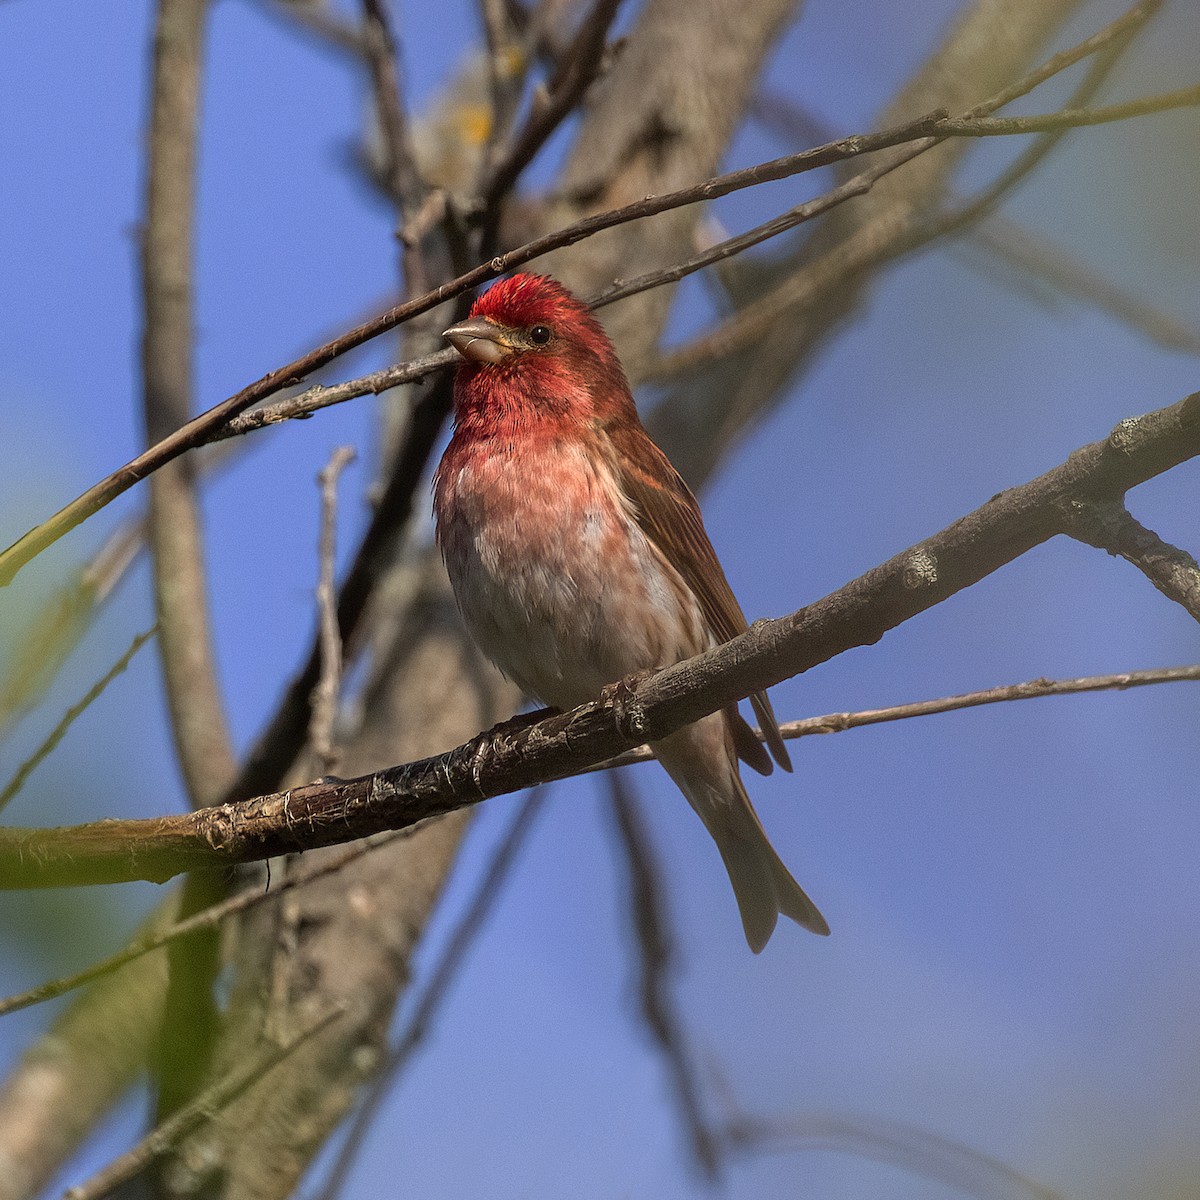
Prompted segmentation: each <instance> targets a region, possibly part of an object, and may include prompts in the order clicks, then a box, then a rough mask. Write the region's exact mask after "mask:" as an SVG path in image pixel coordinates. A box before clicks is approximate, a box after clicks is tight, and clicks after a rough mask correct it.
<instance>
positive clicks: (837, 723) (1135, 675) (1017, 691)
mask: <svg viewBox="0 0 1200 1200" xmlns="http://www.w3.org/2000/svg"><path fill="white" fill-rule="evenodd" d="M1195 682H1200V664H1196V665H1194V666H1187V667H1152V668H1149V669H1147V670H1145V671H1124V672H1122V673H1121V674H1119V675H1088V676H1085V677H1083V678H1080V679H1030V680H1027V681H1026V682H1024V683H1009V684H1005V685H1003V686H1002V687H994V688H986V689H984V690H983V691H978V692H964V693H962V694H960V695H957V696H942V697H939V698H938V699H936V700H914V701H910V702H909V703H907V704H893V705H891V706H889V707H887V708H867V709H861V710H859V711H858V712H838V713H826V714H825V715H824V716H821V717H805V718H803V719H802V720H799V721H784V722H783V723H782V724H781V725H780V726H779V732H780V733H781V734H782V735H783V736H784V738H786V739H787V740H789V741H791V740H794V739H796V738H803V737H813V736H815V735H817V734H823V733H845V732H846V730H848V729H861V728H862V727H863V726H866V725H883V724H886V723H887V722H889V721H907V720H908V719H909V718H911V717H932V716H936V715H937V714H938V713H948V712H957V711H958V710H960V709H964V708H980V707H982V706H983V705H985V704H1003V703H1006V702H1007V701H1009V700H1037V699H1041V698H1042V697H1045V696H1076V695H1081V694H1083V693H1086V692H1123V691H1126V690H1128V689H1129V688H1138V687H1150V686H1152V685H1154V684H1159V683H1195ZM653 758H654V754H653V753H652V752H651V750H650V749H649V748H648V747H646V746H639V747H638V748H637V749H636V750H629V751H626V753H624V754H622V755H619V756H618V757H617V758H610V759H609V760H608V761H607V762H602V763H597V764H596V765H595V766H593V767H589V768H588V769H587V772H583V771H581V772H580V774H587V773H590V772H592V771H608V770H611V769H612V768H613V767H625V766H629V765H630V764H631V763H639V762H649V761H650V760H651V759H653Z"/></svg>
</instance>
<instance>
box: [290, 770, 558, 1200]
mask: <svg viewBox="0 0 1200 1200" xmlns="http://www.w3.org/2000/svg"><path fill="white" fill-rule="evenodd" d="M545 798H546V788H545V787H544V786H538V787H535V788H533V789H531V791H530V792H529V795H528V796H526V797H525V800H524V801H523V802H522V804H521V807H520V808H519V809H518V810H517V814H516V816H515V817H513V820H512V824H511V825H510V826H509V827H508V832H507V833H506V834H505V835H504V838H503V840H502V841H501V842H500V844H499V845H498V846H497V847H496V850H495V851H494V853H493V855H492V860H491V862H490V863H489V864H488V866H487V869H486V870H485V871H484V873H483V876H482V877H481V878H480V880H479V883H478V885H477V886H476V889H475V893H474V895H473V896H472V897H471V899H470V901H469V902H468V904H467V907H466V908H465V909H464V910H463V913H462V916H461V917H460V918H459V920H458V924H457V925H455V927H454V930H453V932H452V933H451V934H450V937H449V938H448V939H447V941H446V944H445V947H444V949H443V950H442V952H441V956H440V957H439V958H438V961H437V963H436V964H435V965H434V967H433V970H432V971H430V973H429V979H428V981H427V982H426V984H425V986H424V988H423V990H422V991H421V994H420V997H419V998H418V999H417V1001H416V1003H415V1004H414V1005H413V1008H412V1012H411V1015H410V1016H409V1018H408V1020H407V1021H406V1022H405V1025H404V1029H403V1031H402V1032H401V1034H400V1036H399V1037H398V1038H397V1039H396V1041H395V1043H394V1044H393V1046H392V1048H391V1049H390V1050H389V1051H388V1054H387V1057H386V1058H385V1059H384V1061H383V1063H382V1064H381V1065H380V1067H379V1072H378V1074H377V1075H376V1077H375V1079H374V1081H373V1082H372V1084H371V1087H370V1089H369V1090H368V1092H367V1094H366V1095H365V1096H364V1097H363V1099H362V1101H361V1103H360V1104H359V1107H358V1111H357V1112H355V1114H354V1117H353V1118H352V1120H351V1122H350V1128H349V1129H348V1130H347V1131H346V1136H345V1139H344V1141H343V1142H342V1145H341V1147H340V1148H339V1150H338V1154H337V1158H335V1159H334V1162H333V1165H332V1166H331V1167H330V1168H329V1174H328V1176H327V1177H326V1179H325V1183H324V1184H323V1185H322V1187H321V1190H320V1191H319V1192H318V1193H317V1195H316V1197H315V1198H314V1200H335V1197H336V1196H338V1195H339V1194H340V1193H341V1191H342V1189H343V1188H344V1187H345V1184H346V1180H347V1179H348V1178H349V1174H350V1168H351V1166H352V1165H353V1163H354V1159H355V1158H356V1157H357V1155H358V1152H359V1150H361V1148H362V1144H363V1142H364V1140H365V1139H366V1136H367V1133H368V1132H369V1130H370V1128H371V1124H372V1122H373V1121H374V1120H375V1117H376V1115H377V1114H378V1112H379V1109H380V1107H381V1105H382V1104H383V1102H384V1101H385V1100H386V1099H387V1097H388V1095H389V1093H390V1092H391V1090H392V1088H393V1087H394V1086H395V1085H396V1081H397V1080H398V1079H399V1077H400V1075H401V1074H402V1073H403V1071H404V1069H405V1067H406V1066H407V1065H408V1063H409V1062H410V1061H411V1060H412V1057H413V1055H414V1054H415V1053H416V1051H417V1049H418V1048H419V1046H420V1045H421V1043H422V1042H423V1041H424V1040H425V1038H426V1036H427V1035H428V1033H429V1030H430V1028H431V1027H432V1024H433V1019H434V1017H435V1015H436V1014H437V1010H438V1009H439V1008H440V1007H441V1005H442V1003H443V1001H444V1000H445V997H446V994H447V992H448V991H449V989H450V985H451V984H452V983H453V982H454V979H455V977H456V976H457V974H458V971H459V969H460V968H461V966H462V964H463V962H464V960H465V959H466V957H467V953H468V951H469V950H470V949H471V946H472V945H473V944H474V942H475V939H476V937H477V936H478V935H479V932H480V930H481V929H482V928H483V924H484V922H485V921H486V920H487V918H488V916H490V915H491V912H492V909H493V908H494V906H495V901H496V897H497V896H498V895H499V893H500V889H501V888H502V887H503V886H504V882H505V880H506V879H507V878H508V875H509V872H510V871H511V870H512V866H513V863H514V861H515V860H516V856H517V852H518V851H519V850H520V848H521V846H522V845H523V844H524V842H525V839H526V837H527V836H528V834H529V830H530V829H531V828H532V826H533V822H534V820H535V818H536V817H537V815H538V813H539V812H540V811H541V808H542V804H543V802H544V801H545Z"/></svg>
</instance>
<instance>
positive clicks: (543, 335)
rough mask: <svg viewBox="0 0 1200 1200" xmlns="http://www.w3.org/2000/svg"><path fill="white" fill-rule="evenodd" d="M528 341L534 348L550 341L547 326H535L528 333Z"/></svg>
mask: <svg viewBox="0 0 1200 1200" xmlns="http://www.w3.org/2000/svg"><path fill="white" fill-rule="evenodd" d="M529 340H530V341H531V342H532V343H533V344H534V345H535V346H544V345H545V344H546V343H547V342H548V341H549V340H550V327H549V326H548V325H535V326H534V327H533V328H532V329H531V330H530V331H529Z"/></svg>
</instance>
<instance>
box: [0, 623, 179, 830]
mask: <svg viewBox="0 0 1200 1200" xmlns="http://www.w3.org/2000/svg"><path fill="white" fill-rule="evenodd" d="M157 632H158V627H157V626H154V627H153V628H150V629H147V630H146V632H145V633H139V634H138V635H137V636H136V637H135V638H134V639H133V641H132V642H131V643H130V644H129V647H128V649H126V651H125V653H124V654H122V655H121V657H120V658H118V659H117V661H116V662H115V663H113V665H112V666H111V667H109V669H108V670H107V671H105V672H104V674H103V675H102V676H101V677H100V678H99V679H97V680H96V682H95V683H93V684H92V686H91V687H90V688H88V690H87V691H86V692H85V693H84V694H83V697H82V699H80V700H79V701H77V702H76V703H75V704H72V705H71V707H70V708H68V709H67V711H66V712H65V713H63V715H62V718H61V720H60V721H59V722H58V724H57V725H55V726H54V728H53V729H52V730H50V732H49V733H48V734H47V735H46V737H45V738H44V740H43V741H42V744H41V745H40V746H38V748H37V749H36V750H35V751H34V752H33V753H32V754H31V755H30V756H29V757H28V758H27V759H26V760H25V761H24V762H23V763H22V764H21V765H20V766H19V767H18V768H17V770H16V772H15V774H14V775H13V777H12V778H11V779H10V780H9V781H8V783H7V784H6V785H5V787H4V790H3V791H0V812H3V811H4V809H5V808H6V807H7V805H8V803H9V801H10V800H12V798H13V797H14V796H15V795H16V794H17V793H18V792H19V791H20V790H21V789H22V788H23V787H24V786H25V780H27V779H28V778H29V776H30V775H31V774H32V773H33V772H34V771H35V770H36V769H37V767H38V766H39V764H41V763H43V762H45V760H46V759H47V758H48V757H49V755H50V754H52V753H53V752H54V748H55V747H56V746H57V745H58V743H59V742H61V741H62V740H63V738H64V737H66V736H67V730H68V729H70V728H71V726H72V725H74V724H75V721H76V720H77V719H78V718H79V717H81V716H82V715H83V714H84V713H85V712H86V711H87V710H88V709H89V708H90V707H91V706H92V704H93V703H95V701H96V700H98V699H99V698H100V697H101V696H102V695H103V694H104V689H105V688H107V687H108V685H109V684H110V683H112V681H113V680H114V679H116V677H117V676H118V675H122V674H124V672H125V670H126V668H127V667H128V666H129V664H130V663H131V662H132V661H133V656H134V655H135V654H136V653H137V652H138V651H139V650H140V649H141V648H142V647H143V646H144V645H145V644H146V643H147V642H148V641H149V640H150V639H151V638H152V637H153V636H154V635H155V634H156V633H157Z"/></svg>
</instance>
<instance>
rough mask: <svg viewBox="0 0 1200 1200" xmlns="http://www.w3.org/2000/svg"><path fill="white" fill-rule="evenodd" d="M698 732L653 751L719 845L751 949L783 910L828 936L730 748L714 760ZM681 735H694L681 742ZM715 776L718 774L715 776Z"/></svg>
mask: <svg viewBox="0 0 1200 1200" xmlns="http://www.w3.org/2000/svg"><path fill="white" fill-rule="evenodd" d="M718 719H720V718H718ZM712 720H713V718H711V717H709V718H706V721H712ZM698 724H701V723H698ZM711 732H712V731H711V730H705V731H703V733H705V734H711ZM721 732H722V733H724V731H723V730H722V731H721ZM696 733H699V731H698V730H697V726H690V727H688V728H687V729H684V730H681V731H680V733H677V734H674V735H673V736H672V737H671V738H668V739H667V740H666V742H663V743H658V744H656V745H655V746H654V751H655V753H656V754H657V755H658V758H659V761H660V762H662V764H663V766H664V767H665V768H666V769H667V772H668V774H669V775H670V776H671V778H672V779H673V780H674V781H675V783H676V784H677V786H678V787H679V789H680V791H682V792H683V794H684V795H685V796H686V797H687V798H688V801H689V803H690V804H691V806H692V807H693V808H694V809H695V810H696V812H697V814H698V815H699V817H700V819H701V820H702V821H703V822H704V825H705V828H706V829H707V830H708V832H709V834H710V835H711V836H712V839H713V841H714V842H716V844H717V849H718V850H719V851H720V853H721V859H722V861H723V862H724V863H725V870H726V871H727V872H728V873H729V882H730V883H731V884H732V885H733V893H734V895H735V896H736V897H737V904H738V911H739V912H740V913H741V917H742V927H743V929H744V930H745V931H746V941H747V942H748V943H749V944H750V949H751V950H753V951H754V953H755V954H757V953H759V951H760V950H762V948H763V947H764V946H765V945H766V944H767V942H768V940H769V939H770V937H771V934H772V933H774V931H775V925H776V922H777V921H778V918H779V914H780V913H783V915H784V916H785V917H790V918H791V919H792V920H793V921H795V922H796V924H797V925H803V926H804V928H805V929H810V930H812V932H813V933H818V934H822V935H825V934H828V933H829V926H828V924H827V923H826V921H825V918H824V917H823V916H821V914H820V912H819V911H818V909H817V906H816V905H815V904H813V902H812V901H811V900H810V899H809V898H808V896H807V895H806V894H805V892H804V889H803V888H802V887H801V886H800V885H799V884H798V883H797V882H796V881H795V879H793V878H792V874H791V872H790V871H789V870H788V869H787V867H786V866H784V864H783V860H782V859H781V858H780V857H779V855H778V854H776V853H775V848H774V847H773V846H772V845H771V843H770V840H769V839H768V838H767V834H766V831H765V830H764V829H763V827H762V823H761V822H760V821H759V819H758V814H757V813H756V812H755V811H754V807H753V805H752V804H751V803H750V797H749V796H747V795H746V789H745V787H744V786H743V785H742V781H741V779H740V778H739V776H738V772H737V763H736V760H735V759H734V758H733V755H732V752H730V753H728V754H726V755H724V756H722V757H721V759H720V760H719V761H718V760H716V759H715V758H714V756H712V755H711V754H706V753H703V752H702V751H701V747H700V746H697V745H695V744H694V741H695V735H696ZM681 734H693V737H692V738H688V739H687V741H686V742H684V743H683V744H680V735H681ZM688 742H692V743H693V744H691V745H688V744H687V743H688ZM684 751H687V752H686V753H685V752H684ZM714 768H724V769H714ZM716 775H719V776H720V778H714V776H716Z"/></svg>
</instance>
